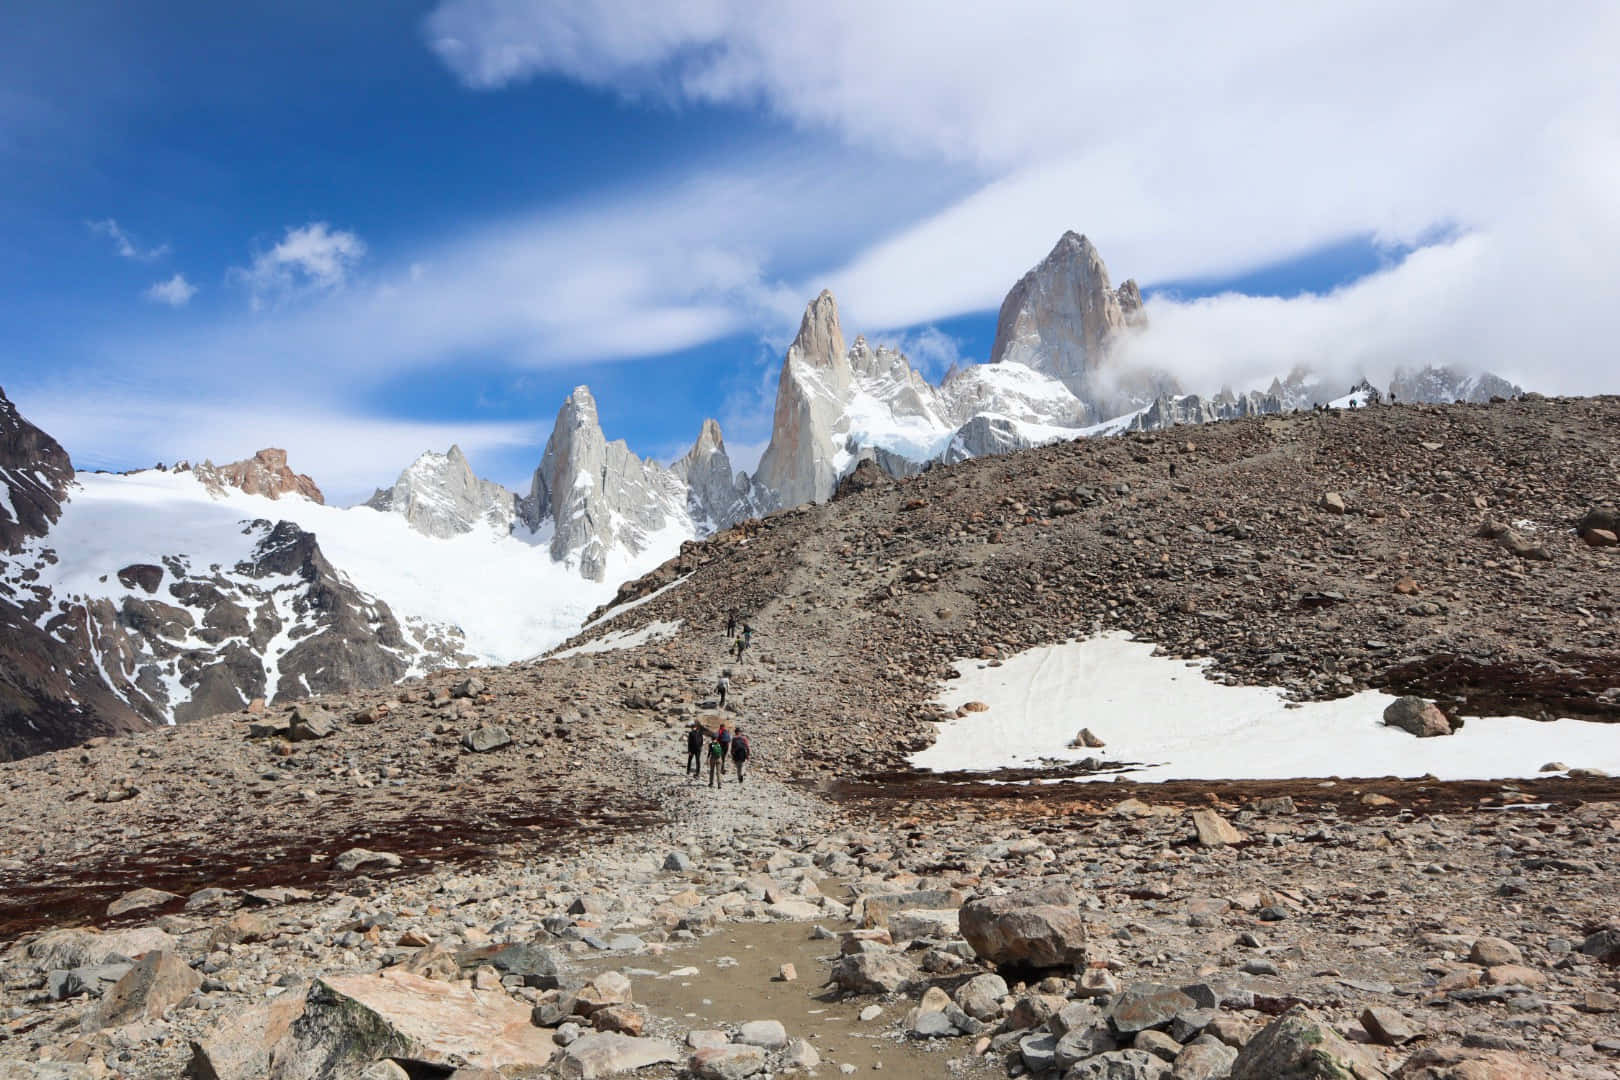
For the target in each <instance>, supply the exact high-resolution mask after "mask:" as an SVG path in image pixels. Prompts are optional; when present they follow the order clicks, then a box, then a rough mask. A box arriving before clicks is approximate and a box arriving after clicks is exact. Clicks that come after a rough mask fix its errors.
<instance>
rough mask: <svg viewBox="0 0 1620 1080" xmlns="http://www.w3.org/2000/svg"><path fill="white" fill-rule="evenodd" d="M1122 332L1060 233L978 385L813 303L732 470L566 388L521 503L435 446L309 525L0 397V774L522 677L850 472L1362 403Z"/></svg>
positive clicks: (231, 487)
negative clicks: (443, 671)
mask: <svg viewBox="0 0 1620 1080" xmlns="http://www.w3.org/2000/svg"><path fill="white" fill-rule="evenodd" d="M1148 318H1149V314H1148V311H1147V310H1146V308H1144V306H1143V303H1142V298H1141V293H1140V291H1139V290H1138V288H1137V286H1136V283H1135V282H1134V281H1126V282H1125V283H1124V284H1123V285H1120V286H1119V287H1117V288H1116V287H1115V286H1114V285H1113V284H1112V282H1111V281H1110V279H1109V275H1108V270H1107V268H1106V266H1104V264H1103V261H1102V258H1101V256H1100V255H1099V254H1098V252H1097V250H1096V248H1095V247H1094V246H1093V245H1092V244H1091V242H1090V241H1089V240H1087V239H1086V238H1085V237H1083V236H1079V235H1077V234H1075V233H1072V232H1071V233H1066V234H1064V236H1063V237H1062V238H1061V239H1060V240H1059V241H1058V243H1057V245H1056V246H1055V247H1054V248H1053V249H1052V251H1051V253H1050V254H1049V255H1047V256H1046V258H1044V259H1043V260H1041V262H1040V263H1039V264H1038V265H1037V266H1035V267H1034V268H1032V269H1031V270H1030V271H1029V272H1028V273H1027V274H1025V275H1024V276H1023V277H1022V278H1020V279H1019V281H1018V282H1017V283H1016V284H1014V286H1013V287H1012V289H1011V291H1010V292H1009V293H1008V294H1007V297H1006V299H1005V301H1004V302H1003V303H1002V305H1001V309H1000V314H999V318H998V322H997V327H996V333H995V338H994V345H993V348H992V352H991V356H990V359H989V362H988V363H983V364H970V365H966V366H962V367H956V368H953V369H952V370H951V371H950V372H949V373H948V374H947V375H946V376H945V377H944V378H943V379H942V380H941V381H940V382H938V383H933V382H930V381H929V380H928V379H927V378H925V377H924V376H923V375H922V374H921V373H920V372H919V371H918V370H917V369H916V368H914V367H913V366H912V365H911V363H910V361H909V360H908V359H907V358H906V357H905V355H903V354H902V353H901V352H899V351H898V350H896V349H894V348H890V347H887V346H882V345H877V346H874V345H872V344H871V343H870V342H868V341H867V340H866V339H865V337H863V336H859V335H857V336H856V337H855V338H854V340H853V341H850V340H848V339H847V338H846V336H845V329H844V327H843V325H842V322H841V320H840V316H839V310H838V303H837V301H836V300H835V299H834V297H833V296H832V294H831V293H829V292H822V293H821V294H820V295H819V296H817V297H816V298H815V299H814V300H812V301H811V302H810V303H809V305H808V306H807V308H806V309H805V313H804V317H803V319H802V320H801V322H800V325H799V330H798V333H797V335H796V336H795V337H794V339H793V342H792V344H791V345H789V346H788V349H787V352H786V355H785V356H784V357H783V361H782V367H781V372H780V375H779V379H778V385H777V395H776V404H775V411H774V414H773V422H772V428H771V437H770V441H769V444H768V446H767V447H766V449H765V451H764V454H763V456H762V457H761V458H760V460H759V464H758V467H757V469H756V470H755V471H754V472H753V474H752V475H750V474H748V473H747V472H744V471H741V470H738V469H737V468H736V466H735V465H734V463H733V462H732V460H731V458H730V457H729V455H728V454H727V451H726V444H725V440H724V437H723V435H722V433H721V431H720V426H719V425H718V424H717V423H716V422H715V421H713V420H706V421H704V422H703V424H702V426H701V428H700V431H699V433H698V437H697V440H696V442H695V443H694V445H693V446H692V449H691V450H690V451H689V452H688V453H686V454H685V455H683V456H682V457H680V458H679V459H678V460H676V461H674V462H673V463H671V464H668V465H666V464H663V463H661V462H658V461H655V460H652V459H649V458H643V457H641V456H639V455H637V454H635V453H634V452H633V451H632V450H631V449H630V448H629V446H628V445H627V444H626V443H625V442H624V441H622V440H614V441H609V440H608V438H607V437H606V435H605V433H604V432H603V429H602V424H601V420H600V417H599V415H598V411H597V404H596V401H595V399H594V398H593V397H592V395H591V392H590V390H589V389H588V388H586V387H584V386H581V387H578V388H576V389H575V390H574V391H573V392H572V393H571V394H569V396H568V398H567V400H566V401H564V402H563V405H562V408H561V409H560V410H559V412H558V414H557V420H556V424H555V426H554V428H553V430H552V433H551V436H550V439H549V441H548V442H547V444H546V447H545V451H544V453H543V455H542V457H541V460H540V462H539V464H538V466H537V467H536V468H535V470H534V473H533V475H532V477H531V479H530V481H529V485H528V490H527V491H512V490H509V489H508V488H506V487H504V486H502V485H501V484H498V483H495V482H494V481H491V480H487V479H483V478H480V477H479V476H478V474H477V473H476V472H475V470H474V468H473V466H472V464H471V463H470V462H469V461H468V459H467V457H466V455H465V454H463V453H462V451H461V450H460V448H459V447H455V446H452V447H450V449H449V450H448V452H446V453H437V452H428V453H424V454H422V455H421V456H420V457H419V458H418V459H417V460H416V461H415V462H414V463H412V464H411V465H410V466H409V467H408V468H406V469H405V470H404V471H403V472H402V473H401V474H400V475H399V478H398V479H397V480H396V481H395V482H394V484H393V485H392V486H391V487H388V488H383V489H379V490H378V491H377V492H376V493H375V494H374V495H373V496H372V497H371V498H370V499H369V500H367V501H366V502H365V503H363V504H361V505H360V506H356V507H351V508H348V509H341V508H336V507H329V506H326V505H325V500H324V497H323V495H322V493H321V490H320V488H319V487H318V486H317V484H316V482H315V480H314V479H312V478H311V477H309V476H305V475H302V474H299V473H296V472H294V471H293V469H292V468H291V467H290V466H289V465H288V461H287V455H286V453H285V452H284V451H281V450H276V449H267V450H261V451H260V452H258V453H257V454H255V455H253V456H252V457H250V458H248V459H246V460H243V461H238V462H235V463H232V464H228V465H223V466H215V465H214V464H212V463H211V462H206V461H205V462H203V463H201V464H199V465H195V466H193V465H189V464H181V465H177V466H174V467H173V468H171V469H164V468H162V467H161V466H160V467H159V468H157V469H155V470H144V471H140V472H137V473H133V474H127V475H121V476H111V475H106V474H101V475H92V474H75V472H74V469H73V466H72V463H71V461H70V459H69V457H68V453H67V451H66V450H64V449H63V448H62V447H61V446H60V445H59V444H57V443H56V441H55V440H54V439H52V438H51V437H50V436H49V435H48V434H46V433H45V432H43V431H41V430H40V429H39V428H37V427H35V426H34V425H33V424H31V423H29V422H28V421H27V420H26V419H24V418H23V417H22V415H21V414H20V413H19V412H18V411H17V409H16V408H15V407H14V406H13V405H12V404H11V402H10V401H9V400H7V399H6V398H5V397H4V395H3V394H0V491H3V492H4V494H5V495H6V498H5V499H3V500H0V546H4V548H5V551H6V556H5V559H4V562H3V563H0V757H15V756H19V755H22V754H27V753H33V752H37V751H39V750H42V749H48V748H51V747H56V746H62V745H68V744H72V743H74V742H78V741H82V740H83V739H85V738H88V737H91V736H94V735H98V734H107V733H114V732H119V731H127V730H135V729H138V728H141V727H145V726H147V725H152V724H163V723H175V722H185V721H189V720H193V719H197V718H200V717H204V716H208V715H212V714H215V713H221V712H230V711H234V710H238V709H242V708H246V707H250V706H252V705H253V704H254V703H255V702H256V701H262V702H268V703H277V702H285V701H288V700H295V699H299V698H304V697H310V696H315V695H320V694H325V693H331V692H337V691H342V690H347V689H356V688H367V687H377V686H384V685H389V684H391V683H394V682H397V681H399V680H401V679H403V678H407V677H410V676H412V675H421V674H425V673H427V672H430V671H433V670H437V669H440V668H443V667H446V666H451V665H459V664H469V663H486V664H499V663H509V662H512V661H514V660H519V659H523V658H526V657H530V656H533V655H535V654H537V653H540V652H542V651H544V650H545V649H547V648H550V647H551V646H553V645H555V644H557V643H558V642H560V641H562V640H563V639H564V638H567V637H568V636H569V635H570V634H572V633H573V632H574V631H575V630H577V628H578V626H579V624H580V622H581V621H582V620H583V619H584V618H585V616H586V614H587V613H588V612H589V611H591V610H592V609H593V608H595V607H597V606H598V605H600V604H602V603H604V602H605V601H607V600H609V599H611V597H612V596H613V594H614V590H615V589H616V588H617V586H618V585H619V583H621V582H624V581H628V580H631V579H635V578H638V577H640V576H641V575H642V574H644V573H646V572H647V571H649V570H651V569H653V568H655V567H658V566H659V565H660V564H661V563H665V562H666V561H667V560H669V559H671V558H673V557H674V556H676V555H677V554H678V553H679V552H680V551H681V550H682V546H683V545H684V544H686V543H688V542H689V541H692V540H696V539H700V538H703V537H706V536H710V535H712V534H714V533H717V532H720V531H722V530H724V529H727V528H729V527H730V526H732V525H735V524H737V523H738V522H742V521H745V520H747V519H750V518H757V517H762V516H765V515H767V514H771V513H773V512H776V511H780V510H785V509H790V508H794V507H798V506H801V505H803V504H806V503H818V502H825V501H827V500H828V499H829V498H830V497H831V496H832V495H833V494H834V493H835V491H837V490H838V489H839V485H840V484H841V483H842V482H843V481H845V480H846V478H848V477H850V475H851V474H852V473H854V472H855V471H856V470H857V468H859V469H860V472H861V475H862V476H863V477H871V476H882V475H885V474H886V475H887V476H888V477H891V478H902V477H907V476H912V475H915V474H918V473H921V472H923V471H925V470H928V469H931V468H934V467H936V466H942V465H953V464H957V463H960V462H963V461H966V460H968V459H972V458H983V457H987V456H991V455H999V454H1007V453H1012V452H1014V451H1018V450H1023V449H1028V448H1032V447H1037V446H1042V445H1047V444H1051V443H1057V442H1062V441H1067V440H1073V439H1075V438H1078V437H1083V436H1099V435H1111V434H1120V433H1123V432H1127V431H1148V430H1155V429H1160V428H1168V427H1173V426H1176V425H1181V424H1196V423H1207V422H1210V421H1216V420H1225V419H1233V418H1238V417H1245V416H1254V415H1263V414H1270V413H1282V412H1288V411H1292V410H1297V409H1308V408H1311V407H1313V406H1316V405H1322V404H1329V403H1335V402H1338V403H1357V404H1359V403H1362V402H1364V401H1368V400H1373V399H1374V398H1373V397H1372V395H1376V393H1377V392H1376V391H1373V390H1372V389H1371V387H1370V386H1367V387H1361V388H1358V391H1357V392H1356V393H1355V394H1353V395H1352V397H1351V398H1339V397H1338V395H1337V394H1335V393H1334V392H1332V391H1330V390H1329V389H1328V388H1327V387H1326V386H1325V385H1324V384H1323V383H1322V381H1321V380H1320V379H1319V378H1317V377H1316V376H1314V375H1313V374H1312V373H1311V372H1309V371H1307V370H1305V369H1303V368H1301V369H1296V370H1295V371H1292V372H1289V373H1287V374H1286V375H1279V377H1278V378H1277V379H1275V380H1274V381H1273V382H1272V384H1271V386H1270V387H1269V388H1267V389H1266V390H1265V391H1251V392H1247V393H1243V394H1237V393H1233V392H1231V391H1229V390H1223V391H1221V392H1220V393H1219V394H1215V395H1213V396H1209V397H1200V396H1198V395H1194V394H1187V393H1184V392H1183V387H1182V386H1180V385H1179V384H1178V382H1177V381H1176V379H1175V378H1174V377H1172V376H1171V375H1170V374H1169V373H1167V372H1164V371H1157V370H1150V369H1144V368H1143V367H1141V366H1140V365H1137V364H1133V363H1132V362H1130V361H1129V360H1128V359H1127V358H1126V353H1127V352H1128V350H1126V349H1123V348H1122V347H1121V346H1122V344H1123V343H1125V342H1127V341H1128V340H1129V339H1130V337H1131V335H1135V334H1140V333H1144V332H1147V330H1148ZM1390 391H1391V392H1392V393H1394V394H1397V395H1398V396H1399V398H1400V399H1401V400H1403V401H1408V402H1423V401H1451V400H1454V399H1459V398H1462V399H1467V400H1473V401H1483V400H1488V399H1490V398H1492V397H1510V396H1514V395H1516V394H1517V393H1518V392H1519V391H1518V388H1517V387H1515V386H1512V385H1511V384H1509V383H1507V382H1506V381H1504V380H1502V379H1499V378H1497V377H1495V376H1491V375H1462V374H1459V373H1456V372H1453V371H1450V370H1447V369H1436V368H1432V367H1430V368H1423V369H1421V370H1418V371H1414V372H1402V373H1399V374H1398V375H1397V377H1396V379H1395V380H1394V382H1393V383H1392V385H1391V387H1390ZM323 545H324V546H323ZM536 612H538V613H539V615H538V616H537V615H536V614H535V613H536Z"/></svg>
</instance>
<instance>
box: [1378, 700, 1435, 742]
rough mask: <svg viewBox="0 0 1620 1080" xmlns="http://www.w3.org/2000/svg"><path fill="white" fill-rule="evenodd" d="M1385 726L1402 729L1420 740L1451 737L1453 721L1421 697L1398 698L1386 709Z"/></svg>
mask: <svg viewBox="0 0 1620 1080" xmlns="http://www.w3.org/2000/svg"><path fill="white" fill-rule="evenodd" d="M1384 724H1385V726H1387V727H1396V728H1400V729H1401V730H1402V731H1405V732H1409V733H1411V734H1413V735H1416V736H1417V737H1418V738H1420V739H1428V738H1433V737H1434V736H1436V735H1450V734H1451V721H1450V720H1448V719H1446V714H1445V713H1443V712H1441V711H1440V707H1439V706H1437V705H1435V704H1434V703H1433V702H1431V701H1424V700H1423V699H1422V698H1420V697H1398V698H1396V699H1395V700H1394V701H1392V702H1390V703H1389V705H1388V707H1386V708H1385V709H1384Z"/></svg>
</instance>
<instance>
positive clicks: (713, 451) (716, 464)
mask: <svg viewBox="0 0 1620 1080" xmlns="http://www.w3.org/2000/svg"><path fill="white" fill-rule="evenodd" d="M670 471H671V472H672V473H674V474H675V476H676V477H677V478H678V479H679V480H680V481H681V482H682V483H684V484H685V485H686V511H687V514H688V515H690V517H691V518H692V523H693V526H694V527H695V528H696V529H697V530H698V533H699V535H703V534H705V533H709V532H714V531H716V530H718V529H724V528H726V527H728V526H730V525H734V524H736V523H737V522H739V521H741V520H743V519H744V518H747V517H751V516H753V512H754V511H753V506H752V503H751V501H750V498H749V491H750V487H751V485H750V483H749V480H748V474H747V473H744V472H734V471H733V470H732V467H731V458H730V457H729V456H728V455H727V454H726V441H725V438H724V437H723V436H722V435H721V434H720V425H719V424H718V423H717V422H715V421H714V420H705V421H703V428H702V430H701V431H699V432H698V439H697V442H696V443H694V444H693V445H692V449H691V450H688V451H687V452H686V455H685V456H684V457H682V458H681V459H680V460H679V461H677V462H675V464H674V465H672V466H670Z"/></svg>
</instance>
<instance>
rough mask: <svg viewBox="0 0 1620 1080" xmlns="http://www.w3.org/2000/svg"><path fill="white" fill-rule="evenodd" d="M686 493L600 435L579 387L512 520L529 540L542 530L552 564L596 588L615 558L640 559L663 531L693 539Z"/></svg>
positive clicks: (587, 394)
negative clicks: (568, 567) (547, 535)
mask: <svg viewBox="0 0 1620 1080" xmlns="http://www.w3.org/2000/svg"><path fill="white" fill-rule="evenodd" d="M686 498H687V492H686V486H685V484H684V483H682V481H681V479H680V478H679V477H677V476H676V475H675V473H674V472H672V471H670V470H668V469H665V468H663V467H662V466H660V465H659V464H658V463H657V462H654V461H649V460H643V459H642V458H639V457H637V456H636V455H635V454H634V453H632V452H631V450H630V448H629V446H627V445H626V444H625V442H624V441H623V440H622V439H621V440H617V441H614V442H611V443H610V442H608V441H607V437H606V436H605V435H603V433H602V424H601V420H600V419H599V417H598V413H597V409H596V399H595V398H594V397H592V396H591V391H590V388H589V387H585V386H578V387H575V388H574V391H573V392H572V393H571V394H569V395H568V398H567V400H565V401H564V402H563V405H562V408H561V409H559V410H558V412H557V423H556V425H555V426H554V427H553V428H552V431H551V438H550V439H548V440H547V441H546V452H545V454H544V455H543V456H542V457H541V459H540V467H539V468H538V469H536V470H535V473H534V480H533V483H532V484H531V486H530V490H529V495H528V497H527V498H525V499H523V500H521V502H520V503H519V513H520V516H521V518H522V520H523V521H524V523H525V524H527V525H528V526H529V529H530V531H531V532H535V533H541V532H542V531H543V530H545V529H547V528H549V529H550V530H551V531H550V538H549V543H550V548H551V556H552V558H554V559H556V560H557V561H559V562H563V563H567V564H570V565H573V566H576V567H577V568H578V569H579V572H580V574H581V575H582V576H583V577H586V578H589V579H590V580H592V581H603V580H605V579H606V577H607V567H608V559H609V557H610V556H611V555H612V554H613V553H614V552H615V551H619V552H623V553H625V554H627V555H630V556H636V555H640V554H641V553H642V552H644V551H646V550H647V549H648V548H649V547H650V546H651V545H652V544H653V543H654V542H655V535H656V534H658V533H662V532H665V531H667V530H672V529H673V530H677V531H683V532H684V533H685V535H687V536H690V535H691V534H692V523H691V520H690V518H689V517H688V516H687V512H686Z"/></svg>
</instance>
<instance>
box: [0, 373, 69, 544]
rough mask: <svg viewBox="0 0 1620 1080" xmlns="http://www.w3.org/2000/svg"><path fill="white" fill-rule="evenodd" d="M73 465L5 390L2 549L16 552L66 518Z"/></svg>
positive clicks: (1, 408) (0, 398) (0, 434)
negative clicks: (64, 505)
mask: <svg viewBox="0 0 1620 1080" xmlns="http://www.w3.org/2000/svg"><path fill="white" fill-rule="evenodd" d="M72 483H73V462H72V460H71V459H69V457H68V453H67V451H66V450H64V449H62V445H61V444H60V443H58V442H57V441H56V440H55V439H53V438H51V437H50V436H49V435H47V434H46V433H45V432H43V431H41V430H40V429H39V428H37V427H35V426H34V425H33V424H31V423H29V422H28V420H27V419H26V418H25V417H24V416H23V415H22V414H21V413H20V412H18V411H17V406H15V405H14V404H12V402H11V399H10V398H8V397H6V392H5V390H4V389H3V388H0V485H3V487H4V493H5V496H6V498H5V500H4V502H0V549H3V550H5V551H16V550H17V548H18V546H19V545H20V544H21V543H22V542H23V541H24V540H26V539H29V538H31V537H40V536H44V535H45V534H46V533H47V532H49V531H50V527H51V526H52V525H53V524H55V523H56V520H57V519H58V518H60V517H61V516H62V503H63V502H64V501H65V500H66V499H67V498H68V488H69V487H70V486H71V485H72Z"/></svg>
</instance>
